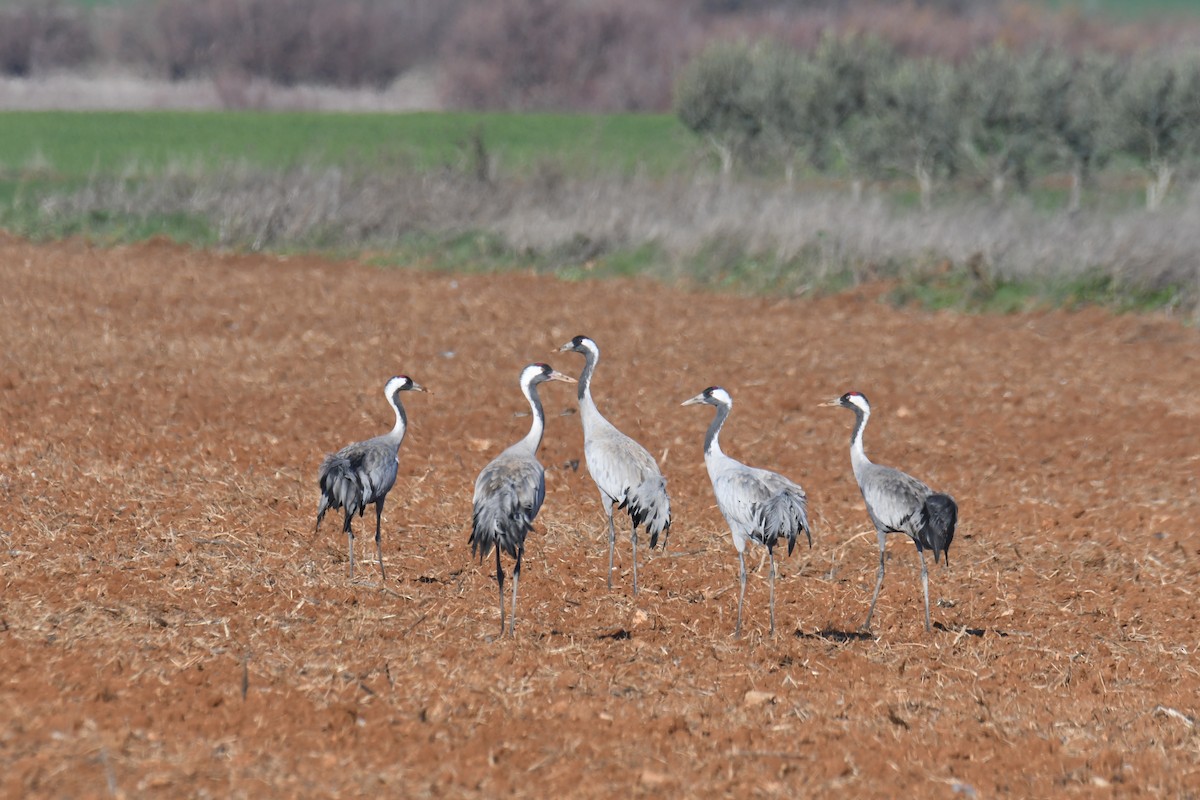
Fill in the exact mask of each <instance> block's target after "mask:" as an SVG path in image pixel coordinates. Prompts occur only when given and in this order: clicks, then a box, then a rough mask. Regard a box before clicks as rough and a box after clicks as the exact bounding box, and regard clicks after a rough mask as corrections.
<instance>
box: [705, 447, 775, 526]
mask: <svg viewBox="0 0 1200 800" xmlns="http://www.w3.org/2000/svg"><path fill="white" fill-rule="evenodd" d="M731 460H732V459H731ZM756 472H757V470H753V469H751V468H750V467H747V466H746V465H744V464H736V462H735V465H733V466H729V467H726V468H725V469H723V470H721V472H720V473H718V474H717V475H716V476H715V477H713V479H712V485H713V494H715V495H716V496H717V506H718V507H719V508H720V509H721V514H722V515H724V517H725V521H726V522H728V523H729V527H731V528H733V529H734V530H737V531H740V532H742V533H743V534H745V535H747V536H750V535H752V534H753V533H754V532H756V531H757V530H758V512H757V510H756V508H757V506H758V505H759V504H760V503H763V502H765V501H767V500H769V499H770V497H771V495H770V490H769V489H768V487H767V486H766V485H765V484H764V483H763V482H762V480H761V479H760V478H759V476H758V475H757V474H756Z"/></svg>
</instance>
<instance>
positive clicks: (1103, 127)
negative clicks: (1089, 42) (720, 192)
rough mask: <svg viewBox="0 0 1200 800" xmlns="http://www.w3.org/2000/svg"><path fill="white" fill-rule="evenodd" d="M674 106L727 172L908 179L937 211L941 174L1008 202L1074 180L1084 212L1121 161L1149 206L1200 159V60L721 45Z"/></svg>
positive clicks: (680, 90)
mask: <svg viewBox="0 0 1200 800" xmlns="http://www.w3.org/2000/svg"><path fill="white" fill-rule="evenodd" d="M675 111H676V113H677V114H678V116H679V118H680V120H681V121H682V122H683V123H684V125H686V126H687V127H688V128H690V129H691V130H692V131H694V132H695V133H697V134H698V135H700V136H702V137H704V139H705V140H706V141H707V142H708V143H709V144H710V145H711V147H712V148H713V150H714V151H715V153H716V154H717V155H718V156H719V158H720V161H721V166H722V172H723V174H729V173H730V172H731V171H732V170H733V168H734V165H735V163H739V164H741V165H743V166H744V167H746V168H756V167H757V168H760V169H762V168H780V167H781V168H782V169H783V170H784V171H785V173H786V174H787V176H788V178H789V180H790V179H791V177H792V175H793V174H794V170H795V169H796V168H797V167H806V168H808V169H810V170H813V171H815V172H817V173H835V174H838V175H845V176H849V178H850V180H851V181H852V185H853V186H854V187H855V189H854V190H855V192H858V191H860V189H861V186H862V184H863V182H865V181H874V180H882V179H886V178H889V177H895V176H898V175H899V176H904V177H907V178H909V179H911V180H913V181H915V182H916V184H917V186H918V187H919V191H920V199H921V203H922V206H923V207H925V208H928V207H929V206H930V204H931V203H932V195H933V191H934V187H935V186H936V185H937V184H939V183H941V182H946V181H950V180H955V179H965V178H973V179H974V182H975V183H976V184H980V185H986V186H990V188H991V192H992V193H993V194H994V195H996V196H1000V195H1003V194H1004V193H1005V192H1006V191H1007V190H1008V188H1009V187H1010V186H1013V185H1015V186H1016V187H1017V188H1018V189H1020V190H1024V189H1027V188H1028V187H1029V186H1030V183H1031V181H1032V180H1033V179H1034V178H1036V177H1038V176H1040V175H1045V174H1050V173H1060V174H1062V173H1065V174H1067V175H1069V176H1070V187H1071V188H1070V194H1069V199H1068V204H1069V207H1070V208H1071V209H1072V210H1075V209H1077V208H1078V207H1079V204H1080V199H1081V193H1082V191H1083V189H1084V187H1085V186H1087V185H1088V182H1089V179H1090V178H1091V177H1092V176H1093V175H1094V174H1095V173H1096V171H1098V170H1100V169H1102V168H1103V167H1105V166H1106V165H1108V164H1109V163H1110V162H1111V161H1113V160H1114V159H1118V160H1121V161H1122V162H1123V163H1130V164H1136V165H1137V166H1138V167H1139V168H1140V169H1142V170H1143V171H1144V173H1145V175H1146V205H1147V207H1148V208H1150V209H1154V208H1157V207H1158V206H1159V205H1160V204H1161V203H1162V201H1163V198H1164V197H1165V196H1166V193H1167V190H1168V188H1169V187H1170V186H1171V183H1172V181H1173V180H1174V179H1175V178H1176V176H1177V175H1178V174H1179V173H1180V170H1181V169H1183V168H1185V167H1189V166H1191V165H1192V164H1193V163H1194V162H1195V161H1196V160H1197V157H1198V156H1200V57H1197V56H1196V55H1195V54H1189V53H1181V52H1172V53H1161V54H1141V55H1139V56H1137V57H1119V56H1115V55H1111V54H1102V53H1084V54H1068V53H1065V52H1062V51H1060V50H1052V49H1037V50H1032V51H1029V52H1024V53H1017V52H1012V51H1010V50H1007V49H1005V48H1003V47H1000V46H992V47H989V48H985V49H982V50H980V51H978V52H976V53H975V54H973V55H972V56H971V57H969V58H968V59H966V60H964V61H963V62H961V63H958V64H951V63H948V62H946V61H943V60H940V59H936V58H924V57H921V58H915V57H910V56H904V55H902V54H900V53H899V52H898V51H897V50H896V49H895V48H893V47H892V46H891V45H889V44H887V43H885V42H883V41H881V40H879V39H874V38H864V37H854V36H849V37H838V36H827V37H825V38H824V39H823V40H822V41H821V42H820V43H819V45H818V46H817V47H815V48H813V49H811V50H808V51H802V50H799V49H795V48H790V47H787V46H784V45H780V44H773V43H765V42H759V43H755V44H747V43H719V44H715V45H713V46H711V47H709V48H707V49H706V50H704V51H703V52H702V53H701V54H700V55H699V56H697V57H696V58H695V59H693V60H692V61H691V62H690V63H689V64H687V65H686V66H685V68H684V69H683V70H682V71H681V74H680V76H679V78H678V80H677V82H676V88H675ZM960 182H962V181H960Z"/></svg>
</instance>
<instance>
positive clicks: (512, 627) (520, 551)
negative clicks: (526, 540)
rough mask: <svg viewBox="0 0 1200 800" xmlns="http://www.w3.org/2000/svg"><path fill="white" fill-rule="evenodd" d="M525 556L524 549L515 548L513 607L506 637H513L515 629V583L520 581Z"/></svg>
mask: <svg viewBox="0 0 1200 800" xmlns="http://www.w3.org/2000/svg"><path fill="white" fill-rule="evenodd" d="M523 555H525V548H524V547H523V546H522V547H519V548H517V565H516V566H515V567H513V601H512V603H513V607H512V619H510V620H509V621H508V635H509V636H513V635H514V634H513V631H514V630H515V629H516V627H517V583H518V582H519V581H520V580H521V556H523Z"/></svg>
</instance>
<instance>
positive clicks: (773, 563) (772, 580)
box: [767, 547, 775, 636]
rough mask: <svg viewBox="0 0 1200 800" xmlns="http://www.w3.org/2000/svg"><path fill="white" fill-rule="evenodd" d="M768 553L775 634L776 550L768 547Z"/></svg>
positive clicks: (772, 633) (772, 625)
mask: <svg viewBox="0 0 1200 800" xmlns="http://www.w3.org/2000/svg"><path fill="white" fill-rule="evenodd" d="M767 555H769V556H770V557H771V635H772V636H774V635H775V552H774V551H773V550H772V549H771V548H770V547H768V548H767Z"/></svg>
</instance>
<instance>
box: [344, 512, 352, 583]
mask: <svg viewBox="0 0 1200 800" xmlns="http://www.w3.org/2000/svg"><path fill="white" fill-rule="evenodd" d="M353 518H354V515H353V514H351V513H350V512H349V511H347V512H346V524H345V525H343V526H342V527H343V529H344V530H345V531H346V542H347V544H348V547H349V550H350V580H354V531H353V530H351V529H350V520H351V519H353Z"/></svg>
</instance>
